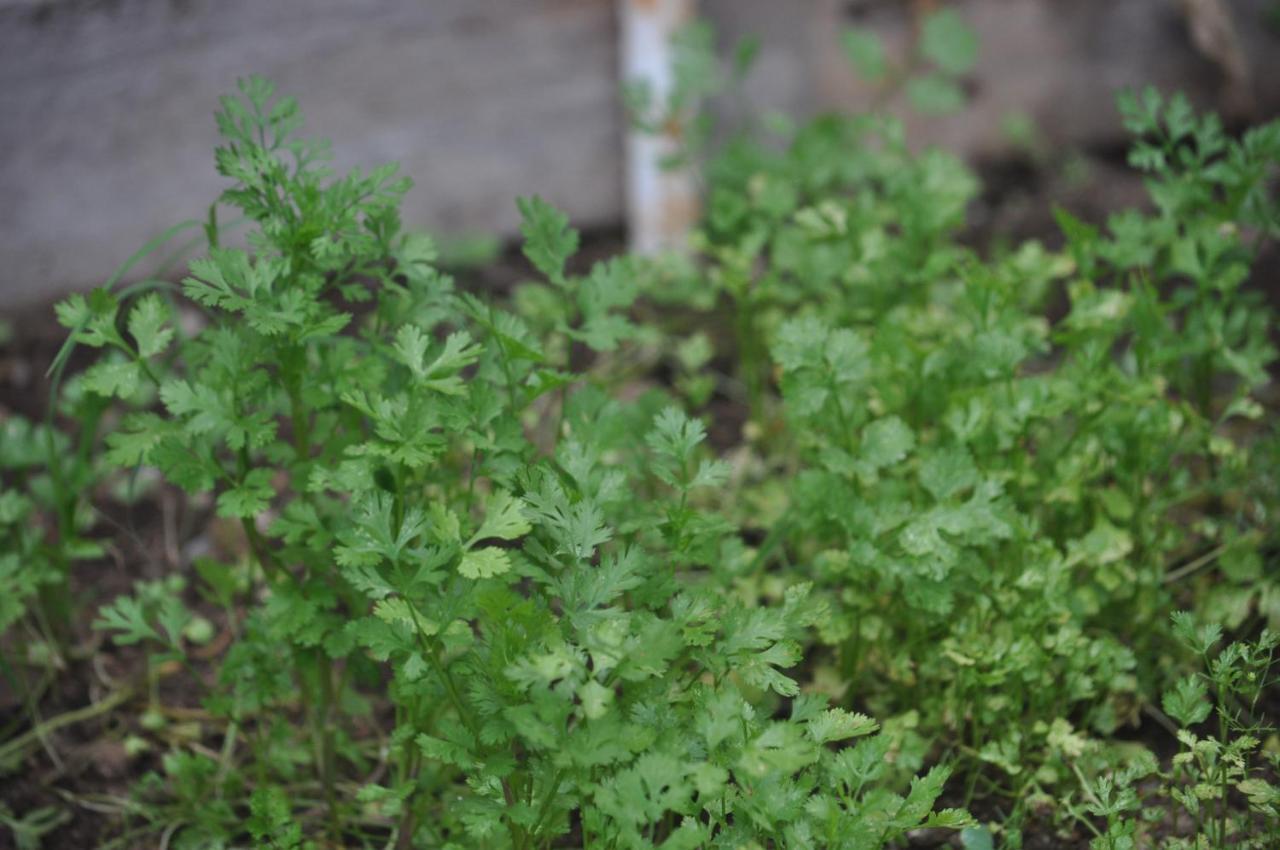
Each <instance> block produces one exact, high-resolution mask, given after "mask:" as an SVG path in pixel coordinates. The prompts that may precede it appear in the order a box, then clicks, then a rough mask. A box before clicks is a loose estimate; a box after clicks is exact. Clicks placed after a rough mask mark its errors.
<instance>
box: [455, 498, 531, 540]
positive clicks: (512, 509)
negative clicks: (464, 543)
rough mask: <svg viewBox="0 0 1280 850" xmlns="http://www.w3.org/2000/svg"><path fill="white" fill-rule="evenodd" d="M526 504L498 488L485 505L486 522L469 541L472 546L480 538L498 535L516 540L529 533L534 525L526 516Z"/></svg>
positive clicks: (498, 536) (503, 538)
mask: <svg viewBox="0 0 1280 850" xmlns="http://www.w3.org/2000/svg"><path fill="white" fill-rule="evenodd" d="M524 511H525V504H524V502H523V501H522V500H521V499H518V498H516V497H515V496H512V495H511V494H510V493H508V492H506V491H505V490H498V491H497V492H495V493H494V494H493V495H492V496H490V497H489V502H488V504H487V505H486V506H485V515H484V522H483V523H481V524H480V529H479V530H478V531H477V532H476V533H475V535H474V536H473V537H472V538H471V541H470V542H469V543H468V546H470V545H471V544H473V543H476V542H478V541H480V540H488V539H489V538H491V537H497V538H499V539H501V540H515V539H517V538H519V537H523V536H524V535H526V534H528V533H529V532H530V531H531V530H532V529H533V526H532V525H530V523H529V520H527V519H526V518H525V516H524Z"/></svg>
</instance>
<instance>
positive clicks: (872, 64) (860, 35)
mask: <svg viewBox="0 0 1280 850" xmlns="http://www.w3.org/2000/svg"><path fill="white" fill-rule="evenodd" d="M840 46H841V47H842V48H844V55H845V58H846V59H848V60H849V64H850V65H852V66H853V69H854V70H855V71H857V72H858V75H859V76H861V77H862V78H863V79H865V80H867V81H868V82H872V83H878V82H880V81H881V80H883V79H884V76H885V73H886V72H887V71H888V65H887V63H886V61H885V55H884V45H883V44H882V43H881V41H880V37H879V36H878V35H876V34H875V33H873V32H870V31H868V30H862V29H854V28H850V29H846V30H845V31H844V32H843V33H841V35H840Z"/></svg>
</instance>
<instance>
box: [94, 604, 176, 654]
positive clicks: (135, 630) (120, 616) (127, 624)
mask: <svg viewBox="0 0 1280 850" xmlns="http://www.w3.org/2000/svg"><path fill="white" fill-rule="evenodd" d="M93 628H95V629H97V630H99V631H105V632H116V634H114V635H112V640H114V641H115V642H116V643H118V644H121V645H123V646H128V645H130V644H135V643H139V642H141V641H144V640H154V641H156V642H157V643H163V642H164V640H163V638H161V637H160V633H159V632H157V631H156V630H155V629H154V628H152V626H151V624H150V623H148V622H147V616H146V612H145V611H144V610H143V607H142V603H141V602H140V601H138V600H137V599H135V598H134V597H132V596H118V597H116V599H115V601H114V602H112V603H111V604H110V605H105V606H103V607H102V608H100V609H99V610H98V619H97V620H94V622H93Z"/></svg>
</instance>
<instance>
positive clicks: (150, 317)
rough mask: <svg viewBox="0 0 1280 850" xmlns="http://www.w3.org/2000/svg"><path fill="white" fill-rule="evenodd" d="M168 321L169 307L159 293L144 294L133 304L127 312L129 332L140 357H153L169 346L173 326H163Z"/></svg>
mask: <svg viewBox="0 0 1280 850" xmlns="http://www.w3.org/2000/svg"><path fill="white" fill-rule="evenodd" d="M168 321H169V307H168V305H167V304H165V302H164V301H163V299H161V298H160V296H159V295H156V294H154V293H152V294H150V295H144V296H143V297H142V298H139V299H138V301H137V303H136V304H134V305H133V310H132V311H131V312H130V313H129V333H130V334H132V335H133V340H134V343H135V344H136V345H137V347H138V354H139V355H140V356H142V357H154V356H155V355H157V354H159V353H160V352H162V351H164V350H165V349H166V348H168V346H169V341H170V340H171V339H173V328H168V327H165V324H166V323H167V322H168Z"/></svg>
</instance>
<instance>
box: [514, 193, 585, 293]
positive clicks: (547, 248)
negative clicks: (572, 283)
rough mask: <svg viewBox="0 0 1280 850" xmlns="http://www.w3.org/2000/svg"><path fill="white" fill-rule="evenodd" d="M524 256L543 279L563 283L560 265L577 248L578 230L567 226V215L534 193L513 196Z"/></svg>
mask: <svg viewBox="0 0 1280 850" xmlns="http://www.w3.org/2000/svg"><path fill="white" fill-rule="evenodd" d="M516 206H517V208H519V210H520V218H521V221H520V233H521V234H523V236H524V255H525V256H526V257H528V258H529V262H531V263H533V265H534V267H535V268H536V269H537V270H538V271H540V272H542V273H543V274H544V275H546V277H547V279H548V280H550V281H551V282H552V283H555V284H557V285H559V286H564V285H565V279H564V265H565V263H566V262H567V261H568V259H569V258H570V257H571V256H573V254H574V253H575V252H576V251H577V250H578V231H576V230H574V229H572V228H570V227H569V217H568V216H566V215H565V214H564V213H562V212H560V211H559V210H557V209H556V208H555V207H553V206H551V204H549V203H547V202H546V201H544V200H542V198H539V197H538V196H537V195H534V196H532V197H526V198H517V199H516Z"/></svg>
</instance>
